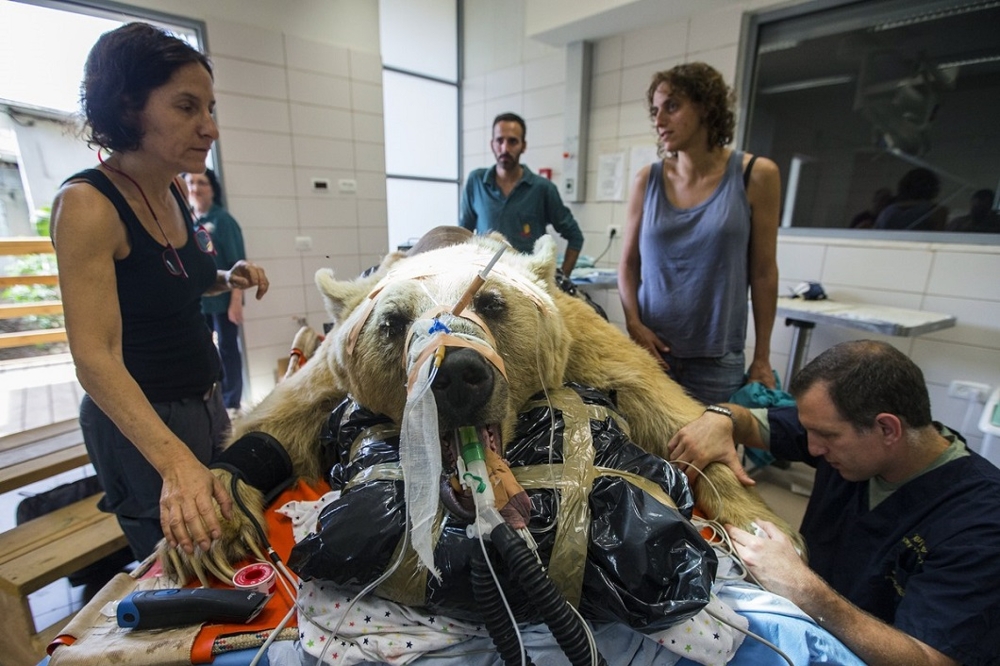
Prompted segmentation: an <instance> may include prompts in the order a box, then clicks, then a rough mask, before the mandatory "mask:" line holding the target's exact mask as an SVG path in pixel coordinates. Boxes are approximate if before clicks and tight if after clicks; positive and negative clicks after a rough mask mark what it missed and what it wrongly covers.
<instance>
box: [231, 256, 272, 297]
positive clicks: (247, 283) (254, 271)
mask: <svg viewBox="0 0 1000 666" xmlns="http://www.w3.org/2000/svg"><path fill="white" fill-rule="evenodd" d="M224 275H225V278H226V286H227V287H229V288H230V289H249V288H250V287H257V294H256V298H257V300H258V301H259V300H260V299H261V298H263V296H264V294H266V293H267V290H268V287H270V286H271V283H270V282H268V280H267V275H266V274H265V273H264V269H263V268H261V267H260V266H258V265H257V264H254V263H252V262H249V261H246V260H245V259H241V260H239V261H237V262H236V263H235V264H234V265H233V267H232V268H230V269H229V270H228V271H225V272H224Z"/></svg>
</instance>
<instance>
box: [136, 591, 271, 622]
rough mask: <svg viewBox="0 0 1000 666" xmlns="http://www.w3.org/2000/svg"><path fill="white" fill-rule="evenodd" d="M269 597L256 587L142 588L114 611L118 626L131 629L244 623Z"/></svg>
mask: <svg viewBox="0 0 1000 666" xmlns="http://www.w3.org/2000/svg"><path fill="white" fill-rule="evenodd" d="M269 598H270V597H269V596H268V595H266V594H264V593H263V592H257V591H256V590H216V589H193V588H192V589H177V588H171V589H166V590H142V591H139V592H132V593H131V594H129V595H128V596H127V597H125V598H124V599H122V600H121V601H120V602H119V603H118V608H117V609H116V614H117V616H118V626H119V627H124V628H131V629H156V628H162V627H178V626H184V625H188V624H200V623H202V622H225V623H245V622H249V621H250V620H252V619H253V618H255V617H256V616H257V614H258V613H259V612H260V611H261V609H263V608H264V604H265V603H266V602H267V600H268V599H269Z"/></svg>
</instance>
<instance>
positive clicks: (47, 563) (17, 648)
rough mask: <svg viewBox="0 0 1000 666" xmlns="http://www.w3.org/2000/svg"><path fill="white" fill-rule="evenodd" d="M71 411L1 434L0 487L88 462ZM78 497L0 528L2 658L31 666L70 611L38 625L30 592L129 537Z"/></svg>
mask: <svg viewBox="0 0 1000 666" xmlns="http://www.w3.org/2000/svg"><path fill="white" fill-rule="evenodd" d="M88 460H89V459H88V457H87V451H86V448H85V447H84V445H83V435H82V434H81V432H80V426H79V424H78V423H77V421H76V419H72V420H69V421H63V422H60V423H53V424H51V425H47V426H43V427H41V428H34V429H32V430H27V431H24V432H20V433H16V434H14V435H8V436H6V437H2V438H0V492H8V491H10V490H14V489H16V488H19V487H21V486H24V485H27V484H29V483H32V482H34V481H38V480H41V479H45V478H48V477H51V476H55V475H56V474H59V473H60V472H64V471H66V470H70V469H74V468H76V467H80V466H82V465H85V464H87V462H88ZM100 498H101V495H94V496H91V497H88V498H86V499H83V500H80V501H79V502H76V503H74V504H71V505H69V506H67V507H64V508H62V509H58V510H56V511H53V512H52V513H48V514H46V515H44V516H40V517H38V518H35V519H33V520H29V521H28V522H26V523H23V524H21V525H18V526H17V527H15V528H13V529H10V530H7V531H6V532H0V617H2V618H3V620H4V622H3V624H4V630H3V631H2V632H0V662H2V663H3V664H4V665H5V666H21V665H22V664H23V665H24V666H33V665H34V664H37V663H38V662H39V660H40V659H41V658H42V657H43V656H44V654H45V647H46V646H47V645H48V644H49V642H50V641H51V640H52V639H53V638H54V637H55V636H56V635H57V634H58V633H59V631H60V630H61V629H62V628H63V627H64V626H65V624H66V622H68V621H69V619H70V618H71V617H72V615H70V616H68V617H66V618H64V619H62V620H60V621H58V622H56V623H55V624H53V625H52V626H51V627H49V628H47V629H44V630H42V631H38V630H37V628H36V627H35V623H34V620H33V618H32V614H31V607H30V605H29V604H28V595H29V594H31V593H32V592H35V591H37V590H39V589H41V588H43V587H45V586H46V585H48V584H49V583H51V582H53V581H56V580H58V579H60V578H62V577H64V576H67V575H69V574H71V573H73V572H74V571H77V570H79V569H82V568H83V567H85V566H87V565H89V564H93V563H94V562H96V561H98V560H100V559H101V558H103V557H105V556H107V555H110V554H111V553H114V552H115V551H117V550H119V549H121V548H124V547H126V546H127V545H128V542H127V541H126V540H125V535H124V534H123V533H122V531H121V528H120V527H119V526H118V519H117V518H116V517H115V516H114V515H112V514H108V513H103V512H101V511H100V510H98V508H97V502H98V500H99V499H100Z"/></svg>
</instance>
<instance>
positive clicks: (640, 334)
mask: <svg viewBox="0 0 1000 666" xmlns="http://www.w3.org/2000/svg"><path fill="white" fill-rule="evenodd" d="M626 328H627V329H628V335H629V337H630V338H632V340H633V341H634V342H635V343H636V344H637V345H639V346H640V347H642V348H644V349H645V350H646V351H648V352H649V353H650V354H651V355H652V357H653V358H654V359H656V362H657V363H658V364H659V365H660V367H661V368H663V370H664V371H667V370H670V366H669V365H668V364H667V362H666V361H665V360H664V359H663V354H666V353H668V352H669V351H670V347H668V346H667V345H666V343H664V342H663V340H660V338H659V337H657V335H656V333H653V331H652V329H650V328H649V327H648V326H646V325H645V324H643V323H640V322H634V323H631V324H626Z"/></svg>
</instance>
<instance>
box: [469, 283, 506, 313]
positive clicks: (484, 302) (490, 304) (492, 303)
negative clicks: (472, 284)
mask: <svg viewBox="0 0 1000 666" xmlns="http://www.w3.org/2000/svg"><path fill="white" fill-rule="evenodd" d="M473 307H474V308H475V310H476V312H477V313H478V314H479V316H480V317H483V318H485V319H493V320H496V319H499V318H500V317H501V316H503V314H504V313H506V312H507V300H506V299H505V298H504V296H503V294H501V293H500V292H499V291H497V290H495V289H488V290H482V291H480V292H479V293H478V294H476V298H475V300H474V302H473Z"/></svg>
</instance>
